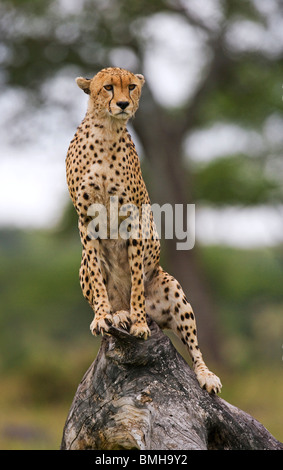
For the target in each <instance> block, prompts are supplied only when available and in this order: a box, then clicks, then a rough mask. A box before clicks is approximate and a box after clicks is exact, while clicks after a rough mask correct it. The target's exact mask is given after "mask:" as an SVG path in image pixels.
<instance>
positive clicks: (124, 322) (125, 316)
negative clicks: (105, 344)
mask: <svg viewBox="0 0 283 470" xmlns="http://www.w3.org/2000/svg"><path fill="white" fill-rule="evenodd" d="M129 323H130V313H129V312H127V310H118V311H117V312H115V313H114V315H113V326H115V327H116V328H119V326H120V327H122V328H124V330H127V329H128V326H129Z"/></svg>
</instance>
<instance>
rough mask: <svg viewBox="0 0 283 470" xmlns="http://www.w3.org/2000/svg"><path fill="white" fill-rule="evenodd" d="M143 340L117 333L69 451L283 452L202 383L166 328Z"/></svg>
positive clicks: (105, 342) (77, 412) (89, 386)
mask: <svg viewBox="0 0 283 470" xmlns="http://www.w3.org/2000/svg"><path fill="white" fill-rule="evenodd" d="M150 329H151V337H150V338H149V339H148V340H147V341H144V340H139V339H137V338H135V337H133V336H131V335H129V334H128V333H127V332H126V331H122V330H120V329H116V328H112V327H111V329H110V333H111V335H107V336H104V338H103V339H102V342H101V347H100V350H99V353H98V355H97V358H96V359H95V361H94V362H93V364H92V365H91V366H90V368H89V369H88V371H87V372H86V374H85V375H84V377H83V379H82V381H81V383H80V384H79V387H78V389H77V392H76V394H75V397H74V400H73V403H72V406H71V409H70V412H69V415H68V417H67V420H66V423H65V427H64V431H63V438H62V443H61V449H62V450H87V449H90V450H91V449H93V450H115V449H117V450H118V449H135V450H171V451H172V450H197V449H198V450H206V449H207V450H225V449H227V450H283V444H282V443H280V442H279V441H277V440H276V439H275V438H274V437H273V436H272V435H271V434H270V433H269V432H268V431H267V429H266V428H265V427H264V426H263V425H262V424H260V423H259V422H258V421H256V420H255V419H254V418H253V417H252V416H250V415H249V414H247V413H245V412H244V411H242V410H240V409H238V408H236V407H235V406H232V405H230V404H229V403H227V402H226V401H224V400H223V399H221V398H219V397H218V396H215V395H209V394H208V393H207V392H206V391H205V390H202V389H201V388H200V386H199V384H198V381H197V379H196V377H195V374H194V372H193V371H192V370H191V369H190V367H189V365H188V364H187V363H186V361H185V360H184V359H183V358H182V356H180V354H179V353H178V352H177V351H176V349H175V348H174V346H173V345H172V343H171V341H170V339H169V338H168V337H167V336H166V335H164V334H163V333H162V331H161V330H160V329H159V327H158V326H157V325H156V324H155V323H154V322H150Z"/></svg>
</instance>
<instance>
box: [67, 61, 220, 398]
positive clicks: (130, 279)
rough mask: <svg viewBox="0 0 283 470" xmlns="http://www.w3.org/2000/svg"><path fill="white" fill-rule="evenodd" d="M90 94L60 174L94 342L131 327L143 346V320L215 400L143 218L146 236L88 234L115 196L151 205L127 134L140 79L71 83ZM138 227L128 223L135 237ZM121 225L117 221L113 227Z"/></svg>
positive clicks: (189, 317) (187, 317) (177, 289)
mask: <svg viewBox="0 0 283 470" xmlns="http://www.w3.org/2000/svg"><path fill="white" fill-rule="evenodd" d="M77 84H78V86H79V87H80V88H81V89H82V90H83V91H84V92H85V93H87V94H88V95H89V103H88V109H87V113H86V116H85V118H84V120H83V121H82V123H81V125H80V126H79V127H78V129H77V132H76V134H75V136H74V138H73V140H72V141H71V143H70V146H69V150H68V154H67V158H66V171H67V182H68V187H69V192H70V196H71V199H72V201H73V204H74V206H75V209H76V211H77V214H78V220H79V222H78V224H79V231H80V237H81V242H82V246H83V252H82V263H81V268H80V283H81V288H82V292H83V295H84V297H85V298H86V299H87V300H88V302H89V304H90V306H91V308H92V309H93V311H94V319H93V321H92V323H91V325H90V328H91V331H92V333H93V334H94V335H96V334H99V333H102V334H103V333H104V332H107V331H108V329H109V326H110V325H111V324H113V325H115V326H117V327H122V328H129V331H130V333H131V334H133V335H135V336H138V337H142V338H144V339H147V337H148V336H149V335H150V330H149V328H148V325H147V322H146V313H148V315H149V316H150V317H152V318H153V319H154V320H155V321H156V322H157V323H158V324H159V325H160V327H162V328H170V329H172V330H173V331H174V332H175V333H176V334H177V335H178V336H179V337H181V339H182V341H183V343H184V344H185V345H186V346H187V347H188V350H189V352H190V354H191V357H192V363H193V368H194V371H195V373H196V375H197V378H198V380H199V383H200V385H201V387H203V388H206V389H207V391H208V392H214V393H217V392H219V391H220V389H221V382H220V380H219V379H218V377H216V376H215V375H214V374H213V373H212V372H210V371H209V370H208V368H207V367H206V365H205V363H204V361H203V358H202V354H201V351H200V349H199V346H198V341H197V333H196V322H195V316H194V313H193V310H192V307H191V305H190V303H189V302H188V300H187V298H186V296H185V294H184V292H183V290H182V288H181V286H180V284H179V283H178V281H177V280H176V279H174V277H173V276H171V275H170V274H168V273H166V272H165V271H164V270H163V269H162V267H161V266H160V265H159V258H160V243H159V240H158V237H157V236H156V230H155V226H154V222H153V219H152V213H151V212H150V211H149V212H148V214H147V216H146V217H147V218H146V237H143V238H142V237H138V238H131V237H130V238H129V239H128V240H125V239H122V238H121V237H119V238H117V239H93V237H90V236H89V233H88V224H89V222H90V221H91V218H90V217H89V215H88V209H89V207H90V206H91V204H93V203H100V204H103V205H104V206H106V207H107V208H108V209H109V207H110V198H111V196H113V195H115V196H117V198H118V201H119V207H120V206H122V205H125V204H134V205H135V206H137V207H138V208H139V215H140V217H139V221H140V220H141V207H142V204H150V199H149V196H148V193H147V189H146V186H145V183H144V180H143V178H142V174H141V168H140V162H139V158H138V155H137V152H136V149H135V146H134V143H133V141H132V139H131V136H130V134H129V133H128V131H127V128H126V124H127V121H128V120H129V118H131V117H133V116H134V114H135V112H136V111H137V108H138V104H139V98H140V94H141V89H142V86H143V84H144V77H143V76H142V75H139V74H137V75H135V74H133V73H131V72H128V71H127V70H124V69H120V68H106V69H103V70H101V71H100V72H99V73H98V74H97V75H95V76H94V77H93V78H92V79H85V78H82V77H79V78H77ZM139 221H138V220H135V218H133V221H132V224H133V225H136V228H137V229H138V230H139V234H140V233H141V232H140V230H141V227H140V225H139ZM119 222H121V220H119Z"/></svg>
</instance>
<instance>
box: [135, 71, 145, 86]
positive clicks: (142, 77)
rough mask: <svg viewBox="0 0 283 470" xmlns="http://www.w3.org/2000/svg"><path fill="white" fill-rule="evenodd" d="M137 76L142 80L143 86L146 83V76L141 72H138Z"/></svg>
mask: <svg viewBox="0 0 283 470" xmlns="http://www.w3.org/2000/svg"><path fill="white" fill-rule="evenodd" d="M136 77H137V78H138V79H139V81H140V82H141V86H143V84H144V83H145V78H144V76H143V75H142V74H141V73H137V74H136Z"/></svg>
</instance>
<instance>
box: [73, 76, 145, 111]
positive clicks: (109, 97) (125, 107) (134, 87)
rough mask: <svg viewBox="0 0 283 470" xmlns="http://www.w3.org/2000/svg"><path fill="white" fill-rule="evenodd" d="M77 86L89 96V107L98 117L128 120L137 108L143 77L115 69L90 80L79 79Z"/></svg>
mask: <svg viewBox="0 0 283 470" xmlns="http://www.w3.org/2000/svg"><path fill="white" fill-rule="evenodd" d="M77 84H78V85H79V87H80V88H82V89H83V91H84V92H85V93H87V94H89V95H90V106H91V107H92V108H93V110H94V111H95V112H96V114H99V115H100V117H106V116H108V117H111V118H114V119H122V120H128V119H129V118H131V117H132V116H133V115H134V114H135V112H136V110H137V108H138V105H139V98H140V94H141V89H142V86H143V84H144V77H143V76H142V75H140V74H137V75H135V74H133V73H131V72H128V71H127V70H124V69H119V68H116V67H115V68H107V69H103V70H101V71H100V72H99V73H98V74H97V75H95V76H94V77H93V78H92V79H91V80H89V79H85V78H81V77H79V78H77Z"/></svg>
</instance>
